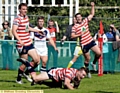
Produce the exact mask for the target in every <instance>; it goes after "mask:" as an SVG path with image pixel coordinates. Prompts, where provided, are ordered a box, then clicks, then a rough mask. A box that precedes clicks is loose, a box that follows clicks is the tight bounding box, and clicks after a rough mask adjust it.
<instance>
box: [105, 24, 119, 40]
mask: <svg viewBox="0 0 120 93" xmlns="http://www.w3.org/2000/svg"><path fill="white" fill-rule="evenodd" d="M116 30H117V29H116V28H115V26H114V25H113V24H111V25H110V30H109V32H107V33H106V36H107V38H108V41H115V40H116V39H115V31H116Z"/></svg>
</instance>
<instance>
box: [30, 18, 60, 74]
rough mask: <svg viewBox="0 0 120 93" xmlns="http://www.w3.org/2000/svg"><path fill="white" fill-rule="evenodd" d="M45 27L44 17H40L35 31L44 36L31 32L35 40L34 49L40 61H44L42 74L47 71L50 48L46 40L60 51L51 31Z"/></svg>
mask: <svg viewBox="0 0 120 93" xmlns="http://www.w3.org/2000/svg"><path fill="white" fill-rule="evenodd" d="M43 25H44V17H43V16H39V17H38V18H37V26H36V27H35V29H38V30H41V31H43V33H44V36H42V35H40V34H39V33H37V32H31V38H32V39H33V40H34V47H35V49H36V51H37V53H38V55H39V59H40V60H41V61H42V67H41V69H40V71H41V72H44V71H46V63H47V60H48V48H47V45H46V39H48V40H49V42H50V43H51V45H52V46H53V47H54V49H55V50H56V51H58V49H57V47H56V45H55V43H54V41H53V39H52V38H51V36H50V33H49V30H48V29H46V28H44V27H43Z"/></svg>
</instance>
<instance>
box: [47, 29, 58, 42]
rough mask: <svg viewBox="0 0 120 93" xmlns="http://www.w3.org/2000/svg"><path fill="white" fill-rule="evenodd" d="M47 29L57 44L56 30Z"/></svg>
mask: <svg viewBox="0 0 120 93" xmlns="http://www.w3.org/2000/svg"><path fill="white" fill-rule="evenodd" d="M47 29H48V30H49V32H50V36H51V38H52V39H53V40H54V42H56V32H57V30H56V28H55V27H53V28H47Z"/></svg>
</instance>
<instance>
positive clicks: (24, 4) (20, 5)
mask: <svg viewBox="0 0 120 93" xmlns="http://www.w3.org/2000/svg"><path fill="white" fill-rule="evenodd" d="M22 6H26V7H27V4H26V3H20V4H19V6H18V9H21V7H22Z"/></svg>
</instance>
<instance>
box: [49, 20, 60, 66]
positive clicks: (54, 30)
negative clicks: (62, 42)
mask: <svg viewBox="0 0 120 93" xmlns="http://www.w3.org/2000/svg"><path fill="white" fill-rule="evenodd" d="M54 24H55V25H56V27H54ZM47 29H48V30H49V32H50V36H51V38H52V39H53V40H54V42H55V45H56V33H59V27H58V23H57V21H55V22H54V21H53V20H51V19H50V20H49V21H48V28H47ZM51 53H52V55H53V66H54V67H57V60H58V51H56V50H55V49H54V47H53V46H52V45H51V44H50V42H48V62H47V68H48V65H49V60H50V56H51Z"/></svg>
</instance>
